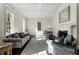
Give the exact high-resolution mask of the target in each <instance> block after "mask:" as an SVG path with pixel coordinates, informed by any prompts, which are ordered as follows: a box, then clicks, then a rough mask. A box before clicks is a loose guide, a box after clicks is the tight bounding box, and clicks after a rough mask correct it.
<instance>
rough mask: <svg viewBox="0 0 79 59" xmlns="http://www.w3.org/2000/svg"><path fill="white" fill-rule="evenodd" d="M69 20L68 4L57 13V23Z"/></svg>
mask: <svg viewBox="0 0 79 59" xmlns="http://www.w3.org/2000/svg"><path fill="white" fill-rule="evenodd" d="M68 21H70V6H68V7H66V8H65V9H64V10H62V11H61V12H60V13H59V23H65V22H68Z"/></svg>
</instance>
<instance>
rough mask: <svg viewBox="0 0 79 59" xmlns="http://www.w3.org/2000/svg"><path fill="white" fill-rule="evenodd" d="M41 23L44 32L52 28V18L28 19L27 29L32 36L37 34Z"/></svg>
mask: <svg viewBox="0 0 79 59" xmlns="http://www.w3.org/2000/svg"><path fill="white" fill-rule="evenodd" d="M38 21H40V22H41V29H42V31H43V30H47V27H48V26H51V18H34V17H33V18H27V21H26V22H27V28H28V30H29V32H30V33H32V34H34V35H35V34H36V30H37V22H38Z"/></svg>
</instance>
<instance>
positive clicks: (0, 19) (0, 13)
mask: <svg viewBox="0 0 79 59" xmlns="http://www.w3.org/2000/svg"><path fill="white" fill-rule="evenodd" d="M2 37H4V4H1V3H0V43H2Z"/></svg>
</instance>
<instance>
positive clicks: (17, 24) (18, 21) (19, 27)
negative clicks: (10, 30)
mask: <svg viewBox="0 0 79 59" xmlns="http://www.w3.org/2000/svg"><path fill="white" fill-rule="evenodd" d="M7 11H9V12H11V13H13V14H14V32H23V19H24V17H23V15H22V14H20V12H18V11H17V10H16V9H14V8H12V7H11V6H10V5H7V4H5V21H6V16H7V14H6V13H7ZM5 23H6V22H5Z"/></svg>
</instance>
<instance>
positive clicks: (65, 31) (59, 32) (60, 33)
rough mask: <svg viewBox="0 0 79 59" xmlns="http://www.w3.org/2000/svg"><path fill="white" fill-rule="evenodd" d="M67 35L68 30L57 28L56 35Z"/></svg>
mask: <svg viewBox="0 0 79 59" xmlns="http://www.w3.org/2000/svg"><path fill="white" fill-rule="evenodd" d="M67 35H68V31H67V30H59V31H58V37H62V36H64V38H65V37H66V36H67Z"/></svg>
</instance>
